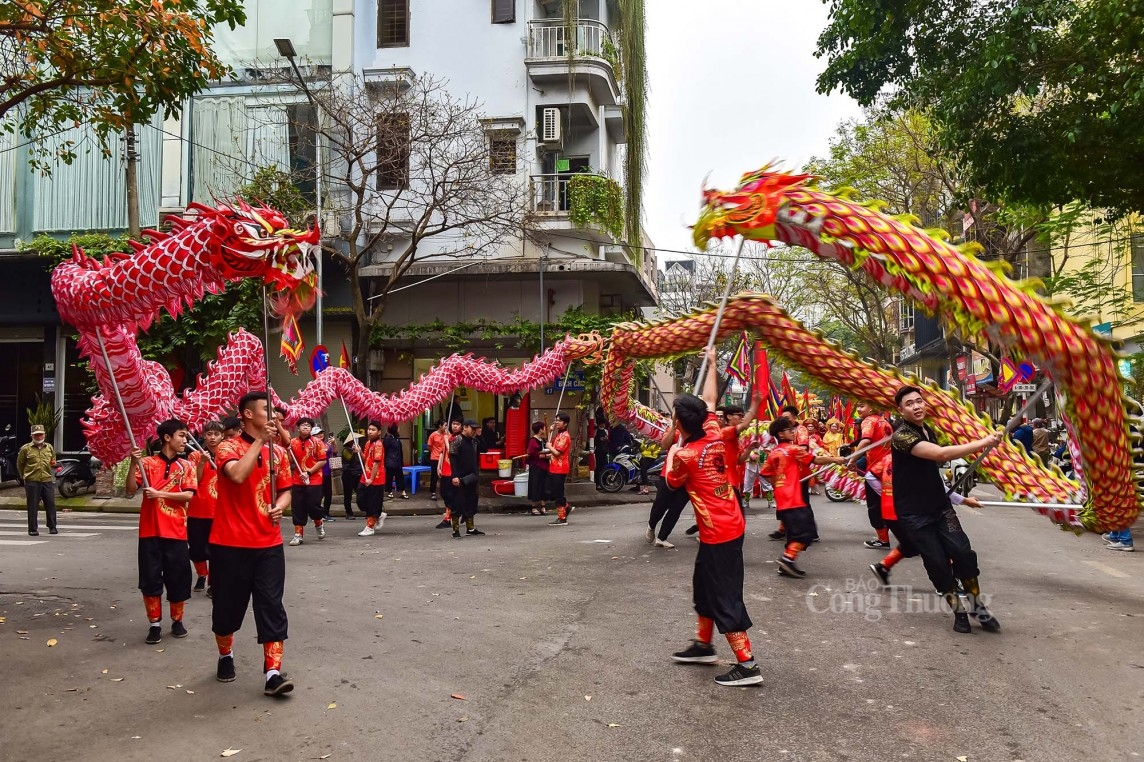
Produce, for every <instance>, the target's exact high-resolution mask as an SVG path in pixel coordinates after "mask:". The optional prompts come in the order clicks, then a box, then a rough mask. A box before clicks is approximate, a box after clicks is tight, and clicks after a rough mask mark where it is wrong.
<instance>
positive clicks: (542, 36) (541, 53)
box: [528, 19, 616, 69]
mask: <svg viewBox="0 0 1144 762" xmlns="http://www.w3.org/2000/svg"><path fill="white" fill-rule="evenodd" d="M570 33H571V35H570ZM570 36H571V39H569V37H570ZM570 45H571V50H569V46H570ZM569 55H572V56H593V57H595V58H602V59H604V60H605V61H607V62H608V63H610V64H611V65H612V68H613V69H614V68H615V65H616V43H615V40H614V39H613V38H612V31H611V30H610V29H608V27H607V25H606V24H602V23H600V22H599V21H593V20H591V19H578V20H576V21H575V22H574V23H573V24H572V26H571V28H569V27H568V26H566V25H565V24H564V20H563V19H544V20H542V21H530V22H528V57H529V58H567V57H568V56H569Z"/></svg>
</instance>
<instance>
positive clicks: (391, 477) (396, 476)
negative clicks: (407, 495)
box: [385, 463, 409, 492]
mask: <svg viewBox="0 0 1144 762" xmlns="http://www.w3.org/2000/svg"><path fill="white" fill-rule="evenodd" d="M405 482H406V479H405V472H404V471H402V470H401V466H400V465H398V464H394V465H392V466H391V465H390V464H388V463H386V464H385V486H386V487H393V489H391V490H390V492H397V491H399V490H400V491H401V492H407V491H408V490H409V485H408V484H406V483H405ZM395 485H396V486H395Z"/></svg>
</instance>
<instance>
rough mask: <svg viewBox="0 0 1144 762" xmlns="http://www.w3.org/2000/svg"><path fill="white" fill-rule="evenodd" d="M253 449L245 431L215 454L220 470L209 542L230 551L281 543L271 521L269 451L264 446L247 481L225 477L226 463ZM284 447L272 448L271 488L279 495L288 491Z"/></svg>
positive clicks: (288, 469) (227, 441)
mask: <svg viewBox="0 0 1144 762" xmlns="http://www.w3.org/2000/svg"><path fill="white" fill-rule="evenodd" d="M253 446H254V439H253V438H251V437H250V436H249V435H248V434H246V433H245V432H244V433H242V434H239V435H238V436H237V437H233V438H231V439H224V440H223V441H222V444H220V445H219V446H218V452H217V453H215V463H217V464H218V468H219V472H220V475H219V479H218V503H217V504H216V505H215V520H214V524H212V525H211V540H210V541H211V543H212V544H214V545H226V546H228V547H232V548H271V547H274V546H275V545H281V544H282V532H281V530H280V529H279V528H278V525H277V524H275V523H274V522H272V521H271V520H270V462H269V461H270V450H269V447H268V446H267V445H265V444H263V445H262V449H261V451H260V453H259V456H258V460H257V462H255V464H254V468H252V469H250V475H249V476H247V477H246V481H244V482H243V483H242V484H237V483H236V482H234V481H233V480H232V479H229V478H227V476H226V474H225V471H226V464H227V463H232V462H236V461H238V460H241V459H242V456H243V455H245V454H246V452H247V451H248V450H249V449H250V448H251V447H253ZM287 458H288V456H287V455H286V448H285V447H283V446H282V445H277V444H276V445H274V486H275V488H276V490H277V492H276V494H278V495H280V494H282V493H283V492H284V491H285V490H288V489H290V465H289V463H288V462H287Z"/></svg>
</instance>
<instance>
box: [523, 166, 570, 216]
mask: <svg viewBox="0 0 1144 762" xmlns="http://www.w3.org/2000/svg"><path fill="white" fill-rule="evenodd" d="M571 178H572V176H571V175H568V174H561V175H532V176H531V177H529V178H528V179H529V185H530V186H531V189H532V203H531V205H530V208H529V211H532V212H540V213H542V214H545V213H554V212H555V213H560V212H563V213H565V214H567V213H568V209H569V206H568V181H569V180H570V179H571Z"/></svg>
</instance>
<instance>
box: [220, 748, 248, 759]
mask: <svg viewBox="0 0 1144 762" xmlns="http://www.w3.org/2000/svg"><path fill="white" fill-rule="evenodd" d="M240 751H242V749H224V750H223V752H222V754H219V756H220V757H233V756H234V755H235V754H238V753H239V752H240Z"/></svg>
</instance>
